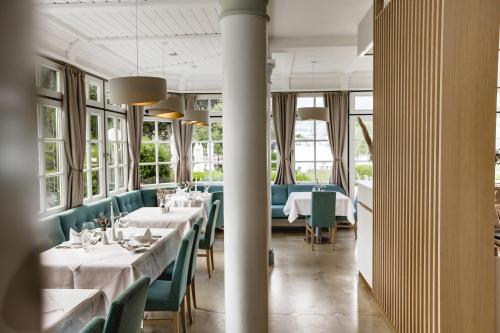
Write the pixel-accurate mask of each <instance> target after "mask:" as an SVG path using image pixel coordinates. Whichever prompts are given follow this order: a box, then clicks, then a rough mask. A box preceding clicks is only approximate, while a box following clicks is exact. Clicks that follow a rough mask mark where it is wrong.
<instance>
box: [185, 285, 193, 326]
mask: <svg viewBox="0 0 500 333" xmlns="http://www.w3.org/2000/svg"><path fill="white" fill-rule="evenodd" d="M186 300H187V303H186V305H187V310H188V311H187V312H188V319H189V323H190V324H192V323H193V313H192V312H191V287H190V286H189V285H188V286H187V289H186Z"/></svg>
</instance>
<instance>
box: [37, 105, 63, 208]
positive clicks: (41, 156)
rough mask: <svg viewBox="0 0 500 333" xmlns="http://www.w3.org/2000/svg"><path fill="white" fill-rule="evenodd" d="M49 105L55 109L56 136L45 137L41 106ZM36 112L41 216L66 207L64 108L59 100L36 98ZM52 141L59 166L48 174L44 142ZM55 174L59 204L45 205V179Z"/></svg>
mask: <svg viewBox="0 0 500 333" xmlns="http://www.w3.org/2000/svg"><path fill="white" fill-rule="evenodd" d="M44 105H47V106H51V107H55V108H56V109H57V115H56V122H57V126H56V138H54V139H53V138H45V137H44V133H45V131H44V123H43V114H42V113H43V106H44ZM36 112H37V132H38V134H37V145H38V183H39V191H40V207H39V213H40V214H41V215H43V216H45V215H50V214H55V213H59V212H61V211H64V210H65V209H66V191H67V184H66V170H67V165H66V158H65V156H66V155H65V151H64V139H63V127H62V120H63V119H64V117H65V115H64V110H63V107H62V102H61V101H56V100H52V99H47V98H37V104H36ZM47 142H54V143H57V147H58V148H57V149H58V164H59V166H60V168H61V169H60V170H59V172H55V173H50V174H48V173H47V172H46V170H45V145H44V144H45V143H47ZM54 176H57V177H59V178H60V190H61V191H60V196H61V197H60V205H59V206H56V207H50V208H49V207H47V202H46V199H47V198H46V188H45V187H46V179H47V178H48V177H54Z"/></svg>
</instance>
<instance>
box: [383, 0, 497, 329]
mask: <svg viewBox="0 0 500 333" xmlns="http://www.w3.org/2000/svg"><path fill="white" fill-rule="evenodd" d="M377 5H378V6H377ZM375 8H380V0H375ZM499 10H500V6H499V5H498V0H392V1H391V2H390V3H389V4H388V5H387V6H386V7H385V8H383V9H381V8H380V10H379V11H378V12H375V29H374V103H375V104H374V151H375V152H374V245H373V246H374V249H373V250H374V259H373V260H374V262H373V293H374V295H375V298H376V299H377V301H378V302H379V304H380V306H381V307H382V309H383V311H384V312H385V313H386V314H387V317H388V319H389V320H390V321H391V322H392V323H393V325H394V327H395V328H396V330H397V331H398V332H425V333H434V332H436V333H437V332H443V333H448V332H454V333H455V332H458V333H460V332H493V331H494V323H495V318H494V309H495V303H494V295H495V285H494V274H495V273H494V261H493V246H492V244H493V224H494V223H495V217H494V209H493V202H494V195H493V190H494V163H493V162H494V158H493V153H494V151H495V123H496V122H495V108H496V107H495V96H496V92H495V91H496V90H495V87H496V75H497V65H498V62H497V56H498V53H497V47H498V28H499Z"/></svg>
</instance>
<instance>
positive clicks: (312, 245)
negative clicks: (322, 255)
mask: <svg viewBox="0 0 500 333" xmlns="http://www.w3.org/2000/svg"><path fill="white" fill-rule="evenodd" d="M309 233H310V234H311V251H314V242H315V241H316V233H315V232H314V228H313V227H311V229H309Z"/></svg>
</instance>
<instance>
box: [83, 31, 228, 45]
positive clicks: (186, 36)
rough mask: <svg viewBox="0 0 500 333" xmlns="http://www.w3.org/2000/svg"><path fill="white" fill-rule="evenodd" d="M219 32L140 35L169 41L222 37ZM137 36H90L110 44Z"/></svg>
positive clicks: (95, 40) (152, 39)
mask: <svg viewBox="0 0 500 333" xmlns="http://www.w3.org/2000/svg"><path fill="white" fill-rule="evenodd" d="M220 36H221V34H219V33H209V34H182V35H159V36H139V40H141V41H158V42H167V41H169V40H193V39H200V38H220ZM135 40H136V37H135V36H119V37H95V38H90V41H91V42H94V43H97V44H108V43H116V42H128V41H135Z"/></svg>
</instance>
